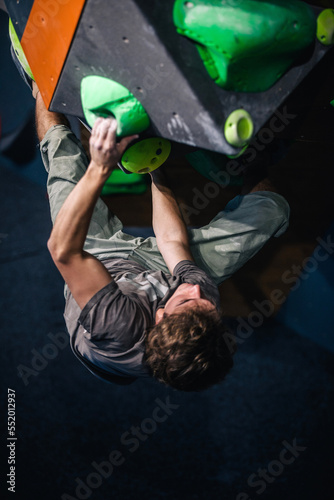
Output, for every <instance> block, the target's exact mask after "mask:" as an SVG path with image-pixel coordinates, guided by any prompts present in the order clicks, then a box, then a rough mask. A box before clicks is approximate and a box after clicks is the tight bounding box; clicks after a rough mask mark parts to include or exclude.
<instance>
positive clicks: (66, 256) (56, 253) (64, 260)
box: [47, 236, 73, 265]
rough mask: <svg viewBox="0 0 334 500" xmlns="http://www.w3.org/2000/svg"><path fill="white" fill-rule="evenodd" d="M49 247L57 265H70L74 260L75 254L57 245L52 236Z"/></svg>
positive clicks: (48, 243)
mask: <svg viewBox="0 0 334 500" xmlns="http://www.w3.org/2000/svg"><path fill="white" fill-rule="evenodd" d="M47 247H48V250H49V252H50V255H51V257H52V260H53V261H54V262H55V264H57V263H59V264H63V265H64V264H69V263H70V261H71V260H72V258H73V253H72V252H70V251H69V250H68V249H66V248H64V246H63V245H60V244H59V243H56V242H55V241H54V239H53V238H52V236H51V237H50V238H49V240H48V242H47Z"/></svg>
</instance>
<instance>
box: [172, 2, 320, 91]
mask: <svg viewBox="0 0 334 500" xmlns="http://www.w3.org/2000/svg"><path fill="white" fill-rule="evenodd" d="M173 14H174V23H175V25H176V27H177V31H178V32H179V33H180V34H182V35H184V36H187V37H188V38H190V39H192V40H193V41H195V42H196V44H197V48H198V51H199V54H200V56H201V58H202V60H203V62H204V64H205V66H206V69H207V71H208V73H209V75H210V76H211V77H212V78H213V79H214V80H215V82H216V83H217V85H219V86H220V87H222V88H224V89H225V90H232V91H236V92H263V91H265V90H267V89H269V88H270V87H271V86H272V85H274V84H275V83H276V82H277V80H278V79H279V78H280V77H281V76H282V75H283V74H284V73H285V72H286V71H287V70H288V69H289V67H290V66H291V65H292V64H293V62H294V61H295V60H296V58H297V57H298V56H299V55H300V54H301V53H302V51H303V50H305V49H306V48H307V47H309V46H310V45H311V44H312V42H314V40H315V39H316V27H317V23H316V17H315V15H314V13H313V10H312V8H311V7H310V6H309V5H307V4H305V3H304V2H301V1H298V0H238V2H231V1H230V0H192V1H189V2H188V1H184V0H176V1H175V4H174V13H173Z"/></svg>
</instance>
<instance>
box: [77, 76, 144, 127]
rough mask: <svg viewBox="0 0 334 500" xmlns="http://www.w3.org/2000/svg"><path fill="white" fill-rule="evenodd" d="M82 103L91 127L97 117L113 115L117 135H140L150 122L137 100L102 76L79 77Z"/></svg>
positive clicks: (118, 84) (123, 88) (121, 86)
mask: <svg viewBox="0 0 334 500" xmlns="http://www.w3.org/2000/svg"><path fill="white" fill-rule="evenodd" d="M81 103H82V108H83V111H84V115H85V118H86V120H87V123H88V124H89V125H90V126H91V127H93V125H94V122H95V120H96V118H98V117H103V118H107V117H110V116H114V117H115V118H116V120H117V124H118V127H117V135H118V136H127V135H132V134H139V133H140V132H143V131H144V130H146V129H147V127H148V126H149V125H150V119H149V117H148V115H147V113H146V111H145V109H144V108H143V106H142V105H141V103H140V102H139V101H138V99H136V98H135V96H134V95H133V94H132V93H131V92H130V91H129V90H128V89H127V88H125V87H124V86H123V85H121V84H120V83H117V82H115V81H113V80H110V79H109V78H105V77H103V76H86V77H85V78H83V79H82V81H81Z"/></svg>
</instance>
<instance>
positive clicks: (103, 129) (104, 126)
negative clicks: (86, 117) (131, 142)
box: [92, 117, 117, 139]
mask: <svg viewBox="0 0 334 500" xmlns="http://www.w3.org/2000/svg"><path fill="white" fill-rule="evenodd" d="M115 125H116V128H117V122H116V120H115V119H114V118H101V117H100V118H97V119H96V120H95V122H94V125H93V129H92V135H94V136H96V137H99V138H102V139H103V138H105V137H106V136H107V133H108V130H109V127H111V126H113V127H114V126H115Z"/></svg>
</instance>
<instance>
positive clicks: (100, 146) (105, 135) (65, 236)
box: [48, 118, 133, 308]
mask: <svg viewBox="0 0 334 500" xmlns="http://www.w3.org/2000/svg"><path fill="white" fill-rule="evenodd" d="M116 128H117V122H116V120H113V119H102V118H101V119H98V120H97V121H96V122H95V124H94V127H93V130H92V135H91V139H90V152H91V158H92V159H91V162H90V164H89V166H88V168H87V171H86V173H85V175H84V176H83V177H82V178H81V180H80V181H79V182H78V184H77V185H76V186H75V188H74V189H73V191H72V192H71V193H70V195H69V196H68V198H67V199H66V201H65V203H64V204H63V206H62V208H61V209H60V211H59V213H58V215H57V218H56V221H55V224H54V228H53V230H52V233H51V236H50V239H49V241H48V248H49V251H50V253H51V256H52V258H53V260H54V262H55V264H56V266H57V268H58V269H59V271H60V273H61V274H62V276H63V278H64V280H65V281H66V283H67V284H68V287H69V289H70V291H71V293H72V295H73V297H74V299H75V300H76V302H77V303H78V305H79V307H80V308H83V307H84V306H85V305H86V304H87V302H88V301H89V300H90V299H91V298H92V297H93V296H94V295H95V294H96V293H97V292H98V291H99V290H101V288H103V287H104V286H106V285H108V284H109V283H110V282H111V281H112V278H111V276H110V274H109V273H108V271H107V269H106V268H105V267H104V265H103V264H102V263H101V262H100V261H99V260H98V259H96V258H95V257H94V256H92V255H91V254H89V253H88V252H85V251H84V250H83V246H84V243H85V239H86V236H87V232H88V228H89V223H90V220H91V217H92V214H93V210H94V207H95V204H96V202H97V200H98V198H99V195H100V193H101V189H102V187H103V184H104V183H105V181H106V180H107V178H108V177H109V175H110V174H111V172H112V171H113V170H114V169H115V168H116V166H117V162H118V160H119V158H120V157H121V155H122V153H123V152H124V150H125V148H126V146H127V145H128V144H129V142H130V141H132V140H133V137H128V138H124V139H122V140H121V141H120V143H119V144H117V143H116Z"/></svg>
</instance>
